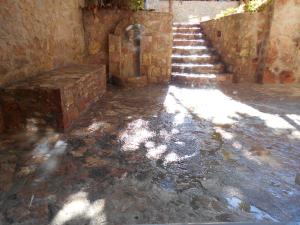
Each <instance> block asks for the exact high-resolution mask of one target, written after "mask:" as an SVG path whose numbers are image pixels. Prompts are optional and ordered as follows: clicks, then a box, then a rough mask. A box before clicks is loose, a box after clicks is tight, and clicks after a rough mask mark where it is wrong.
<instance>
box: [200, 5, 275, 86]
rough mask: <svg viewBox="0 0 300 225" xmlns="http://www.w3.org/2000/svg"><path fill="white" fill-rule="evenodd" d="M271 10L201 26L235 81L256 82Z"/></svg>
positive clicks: (240, 15) (233, 16)
mask: <svg viewBox="0 0 300 225" xmlns="http://www.w3.org/2000/svg"><path fill="white" fill-rule="evenodd" d="M270 14H271V8H267V9H266V10H265V11H264V12H262V13H251V14H250V13H243V14H235V15H232V16H227V17H223V18H220V19H218V20H210V21H207V22H203V23H201V26H202V27H203V29H204V32H205V34H206V35H207V36H208V38H209V39H210V40H211V42H212V44H213V46H214V47H215V48H216V49H217V50H218V52H219V54H220V55H221V56H222V59H223V60H224V62H225V64H226V65H227V69H228V71H229V72H232V73H234V75H235V77H234V80H235V81H239V82H255V81H257V75H256V71H257V70H258V61H259V60H260V58H261V48H264V46H265V45H266V44H265V37H266V35H267V34H266V31H268V17H269V16H270Z"/></svg>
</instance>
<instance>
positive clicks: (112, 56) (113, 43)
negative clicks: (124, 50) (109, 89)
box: [108, 34, 121, 79]
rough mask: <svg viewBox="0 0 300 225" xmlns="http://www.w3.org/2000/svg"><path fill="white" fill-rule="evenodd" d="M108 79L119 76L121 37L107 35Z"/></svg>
mask: <svg viewBox="0 0 300 225" xmlns="http://www.w3.org/2000/svg"><path fill="white" fill-rule="evenodd" d="M108 74H109V79H111V78H112V76H114V77H119V76H120V74H121V37H120V36H118V35H113V34H110V35H109V73H108Z"/></svg>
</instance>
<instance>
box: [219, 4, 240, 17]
mask: <svg viewBox="0 0 300 225" xmlns="http://www.w3.org/2000/svg"><path fill="white" fill-rule="evenodd" d="M237 11H238V8H237V7H236V8H228V9H226V10H222V11H221V12H220V13H219V14H217V16H216V19H219V18H222V17H224V16H229V15H232V14H235V13H237Z"/></svg>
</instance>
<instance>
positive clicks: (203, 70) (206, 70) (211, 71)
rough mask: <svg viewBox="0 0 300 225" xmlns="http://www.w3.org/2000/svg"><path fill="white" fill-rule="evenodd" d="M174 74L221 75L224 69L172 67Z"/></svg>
mask: <svg viewBox="0 0 300 225" xmlns="http://www.w3.org/2000/svg"><path fill="white" fill-rule="evenodd" d="M172 72H176V73H199V74H220V73H224V68H206V67H178V66H172Z"/></svg>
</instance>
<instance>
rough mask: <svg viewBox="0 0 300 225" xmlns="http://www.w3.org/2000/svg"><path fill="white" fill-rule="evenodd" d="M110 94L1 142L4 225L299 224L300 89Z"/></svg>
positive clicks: (166, 89) (156, 90)
mask: <svg viewBox="0 0 300 225" xmlns="http://www.w3.org/2000/svg"><path fill="white" fill-rule="evenodd" d="M111 90H112V91H110V92H109V93H107V94H106V96H105V97H104V98H103V100H102V101H101V102H98V103H97V104H95V105H94V106H93V107H92V108H91V109H90V110H89V111H88V112H87V113H86V114H85V115H83V116H82V117H81V119H80V121H79V122H78V123H77V124H76V125H75V126H74V128H73V129H72V130H71V131H70V132H69V133H68V134H65V135H61V134H56V133H54V132H52V131H51V130H50V129H48V130H47V129H45V130H36V129H35V128H34V126H32V127H30V125H29V128H31V131H29V132H27V133H22V134H19V135H14V136H5V137H2V138H1V142H0V146H1V150H0V154H1V155H0V163H1V164H0V224H7V223H8V224H14V223H15V224H48V223H49V222H50V223H52V224H81V225H82V224H140V223H179V222H198V223H200V222H215V221H262V220H274V221H275V220H278V221H296V220H298V221H299V220H300V200H299V199H300V186H299V185H296V184H295V176H296V174H297V173H300V104H299V102H300V87H299V86H298V87H295V86H291V87H288V88H287V87H280V86H259V85H251V86H249V85H230V86H224V87H221V88H204V89H185V88H178V87H174V86H169V87H162V86H154V87H149V88H145V89H135V90H115V89H111ZM18 222H19V223H18Z"/></svg>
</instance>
